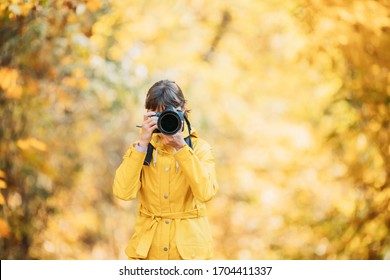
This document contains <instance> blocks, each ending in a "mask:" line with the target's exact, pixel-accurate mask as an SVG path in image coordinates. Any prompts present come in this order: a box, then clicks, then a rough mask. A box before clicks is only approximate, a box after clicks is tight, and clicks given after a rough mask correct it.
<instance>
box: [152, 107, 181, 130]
mask: <svg viewBox="0 0 390 280" xmlns="http://www.w3.org/2000/svg"><path fill="white" fill-rule="evenodd" d="M157 127H158V128H159V130H160V131H161V132H162V133H163V134H166V135H173V134H175V133H176V132H178V131H179V130H180V127H181V119H180V116H179V115H178V114H177V113H176V112H169V111H165V112H163V113H162V114H161V116H160V117H159V118H158V122H157Z"/></svg>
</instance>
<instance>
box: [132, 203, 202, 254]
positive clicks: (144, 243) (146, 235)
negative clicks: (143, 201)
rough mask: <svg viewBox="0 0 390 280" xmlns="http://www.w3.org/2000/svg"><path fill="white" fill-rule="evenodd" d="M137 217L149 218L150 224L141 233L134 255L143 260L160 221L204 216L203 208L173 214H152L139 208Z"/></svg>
mask: <svg viewBox="0 0 390 280" xmlns="http://www.w3.org/2000/svg"><path fill="white" fill-rule="evenodd" d="M139 215H140V216H144V217H149V218H151V220H150V223H148V224H145V226H144V227H143V229H142V231H141V233H140V239H139V242H138V246H137V249H136V253H137V254H138V255H140V256H142V257H144V258H146V256H147V255H148V252H149V249H150V246H151V245H152V241H153V237H154V234H155V233H156V229H157V225H158V223H159V222H160V221H161V219H172V220H182V219H196V218H200V217H204V216H206V209H205V208H200V209H198V208H196V209H193V210H189V211H186V212H173V213H161V214H153V213H152V212H150V211H149V210H147V209H145V208H143V207H141V208H140V209H139Z"/></svg>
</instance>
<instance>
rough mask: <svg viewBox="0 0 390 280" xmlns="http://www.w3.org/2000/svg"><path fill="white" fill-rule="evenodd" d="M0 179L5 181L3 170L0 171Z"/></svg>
mask: <svg viewBox="0 0 390 280" xmlns="http://www.w3.org/2000/svg"><path fill="white" fill-rule="evenodd" d="M0 179H3V180H5V179H7V175H6V174H5V172H4V171H3V170H0Z"/></svg>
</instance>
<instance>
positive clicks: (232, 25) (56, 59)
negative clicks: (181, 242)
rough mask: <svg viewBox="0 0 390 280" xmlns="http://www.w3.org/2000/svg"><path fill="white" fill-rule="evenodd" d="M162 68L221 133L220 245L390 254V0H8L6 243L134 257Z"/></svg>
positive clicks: (202, 120) (53, 254) (3, 249)
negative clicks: (123, 174) (149, 115)
mask: <svg viewBox="0 0 390 280" xmlns="http://www.w3.org/2000/svg"><path fill="white" fill-rule="evenodd" d="M160 79H172V80H174V81H176V82H177V83H178V84H179V85H180V86H181V88H182V89H183V91H184V93H185V95H186V98H187V99H188V107H189V108H191V109H192V112H191V115H190V118H191V121H192V125H193V126H194V127H195V128H196V129H197V130H198V132H199V133H200V135H201V136H202V137H203V138H205V139H206V140H207V141H208V142H209V143H210V144H211V145H212V146H213V147H214V152H215V155H216V161H217V175H218V180H219V183H220V191H219V193H218V194H217V196H216V197H215V199H214V200H212V201H211V202H209V203H208V209H209V211H208V212H209V217H210V221H211V224H212V231H213V235H214V239H215V245H216V247H215V249H216V250H215V251H216V253H215V259H390V203H389V202H390V146H389V145H390V127H389V125H390V124H389V122H390V1H388V0H376V1H374V0H351V1H345V0H289V1H282V0H264V1H255V0H240V1H234V0H227V1H207V0H184V1H174V0H166V1H157V0H151V1H130V0H84V1H81V0H80V1H76V0H52V1H50V0H41V1H35V0H30V1H22V0H5V1H4V0H2V1H1V3H0V191H1V193H0V258H1V259H126V256H125V254H124V247H125V246H126V244H127V241H128V239H129V238H130V236H131V235H132V233H133V228H132V225H133V223H134V219H135V214H136V202H135V201H130V202H125V201H120V200H117V199H115V198H113V195H112V188H111V187H112V181H113V177H114V173H115V170H116V168H117V167H118V166H119V164H120V162H121V160H122V156H123V154H124V152H125V151H126V149H127V148H128V146H129V145H130V143H131V142H133V141H134V140H137V139H138V133H139V131H138V129H136V128H135V125H136V124H138V123H140V121H141V120H142V115H143V112H144V108H143V106H144V98H145V94H146V91H147V89H148V88H149V87H150V86H151V85H152V84H153V83H154V82H156V81H158V80H160Z"/></svg>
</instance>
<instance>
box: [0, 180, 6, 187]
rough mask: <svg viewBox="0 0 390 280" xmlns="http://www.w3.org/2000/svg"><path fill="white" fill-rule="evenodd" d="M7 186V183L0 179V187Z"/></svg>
mask: <svg viewBox="0 0 390 280" xmlns="http://www.w3.org/2000/svg"><path fill="white" fill-rule="evenodd" d="M6 188H7V183H6V182H5V181H3V180H2V179H0V189H6Z"/></svg>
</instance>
